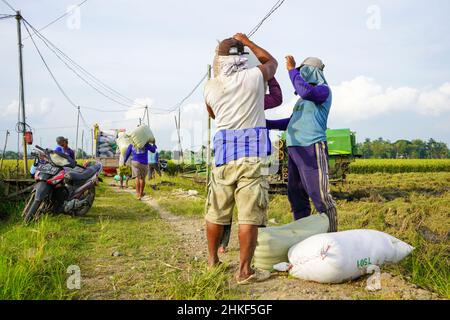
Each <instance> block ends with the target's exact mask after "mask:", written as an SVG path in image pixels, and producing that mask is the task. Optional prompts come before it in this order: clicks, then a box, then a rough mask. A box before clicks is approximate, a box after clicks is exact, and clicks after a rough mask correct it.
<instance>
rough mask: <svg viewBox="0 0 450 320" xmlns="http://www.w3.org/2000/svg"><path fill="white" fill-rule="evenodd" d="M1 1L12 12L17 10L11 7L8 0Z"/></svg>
mask: <svg viewBox="0 0 450 320" xmlns="http://www.w3.org/2000/svg"><path fill="white" fill-rule="evenodd" d="M2 2H3V3H4V4H6V5H7V6H8V7H9V8H10V9H11V10H12V11H14V13H15V12H17V10H16V9H14V7H13V6H12V5H10V4H9V2H8V1H6V0H2Z"/></svg>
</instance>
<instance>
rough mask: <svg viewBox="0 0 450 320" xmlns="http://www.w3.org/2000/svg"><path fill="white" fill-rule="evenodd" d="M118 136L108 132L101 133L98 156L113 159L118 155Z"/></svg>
mask: <svg viewBox="0 0 450 320" xmlns="http://www.w3.org/2000/svg"><path fill="white" fill-rule="evenodd" d="M116 150H117V144H116V136H115V135H113V134H109V133H106V132H100V135H99V137H98V148H97V152H98V156H99V157H102V158H112V157H114V155H115V154H116Z"/></svg>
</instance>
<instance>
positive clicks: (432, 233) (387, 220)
mask: <svg viewBox="0 0 450 320" xmlns="http://www.w3.org/2000/svg"><path fill="white" fill-rule="evenodd" d="M371 161H372V160H371ZM368 177H370V178H369V179H370V183H368ZM161 181H166V182H171V183H173V184H174V185H165V186H161V187H160V189H159V190H157V191H155V190H153V189H152V188H150V187H149V189H148V192H150V194H151V195H152V196H153V197H155V198H156V199H157V200H158V202H159V203H160V204H161V206H162V207H164V208H165V209H167V210H170V211H171V212H172V213H174V214H177V215H184V216H197V217H202V216H203V214H204V199H205V197H206V192H205V187H204V185H200V184H196V183H194V182H192V181H189V180H186V179H181V178H179V177H173V178H172V177H164V178H163V179H161V178H158V179H157V180H155V182H154V183H155V184H158V183H160V182H161ZM449 185H450V172H436V173H403V174H383V173H375V174H371V175H370V176H368V175H365V174H364V175H361V174H360V175H357V174H351V175H349V176H348V182H347V183H346V184H344V185H336V186H333V187H332V192H333V195H334V197H335V199H336V201H337V204H338V211H339V225H340V230H349V229H367V228H369V229H376V230H380V231H384V232H387V233H389V234H392V235H393V236H396V237H398V238H399V239H402V240H404V241H406V242H408V243H410V244H411V245H413V246H414V247H415V248H416V250H415V251H414V253H413V254H412V255H411V256H410V257H409V258H407V259H406V260H405V261H404V262H403V263H401V264H400V265H398V266H393V267H390V269H391V271H392V272H394V273H396V274H399V275H403V276H405V277H406V278H407V279H408V280H409V281H411V282H414V283H415V284H417V285H420V286H422V287H425V288H428V289H430V290H432V291H435V292H437V293H439V294H440V295H442V296H444V297H446V298H449V297H450V281H449V280H450V268H449V256H448V248H449V239H448V236H449V235H448V232H449V230H450V219H449V216H448V213H449V212H450V190H449ZM178 189H182V190H185V191H187V190H197V191H199V198H194V199H191V198H188V197H184V196H183V195H182V194H181V196H180V193H179V192H177V191H176V190H178ZM269 219H274V220H275V221H276V222H277V223H278V224H284V223H289V222H291V221H292V216H291V213H290V207H289V202H288V200H287V197H286V196H282V195H274V196H271V202H270V210H269Z"/></svg>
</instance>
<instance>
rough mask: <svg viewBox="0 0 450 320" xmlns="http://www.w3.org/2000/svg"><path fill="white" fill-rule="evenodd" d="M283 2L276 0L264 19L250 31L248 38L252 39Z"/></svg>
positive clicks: (282, 0)
mask: <svg viewBox="0 0 450 320" xmlns="http://www.w3.org/2000/svg"><path fill="white" fill-rule="evenodd" d="M284 1H285V0H278V1H277V2H276V3H275V4H274V5H273V7H272V8H271V9H270V10H269V12H268V13H267V14H266V15H265V16H264V18H263V19H262V20H261V21H260V22H259V23H258V24H257V25H256V26H255V27H253V29H252V30H250V32H249V33H248V37H249V38H250V37H252V36H253V35H254V34H255V33H256V32H257V31H258V30H259V28H260V27H261V26H262V25H263V23H264V22H265V21H266V20H267V19H268V18H269V17H270V16H271V15H272V14H273V13H274V12H275V11H277V10H278V8H280V7H281V6H282V5H283V3H284Z"/></svg>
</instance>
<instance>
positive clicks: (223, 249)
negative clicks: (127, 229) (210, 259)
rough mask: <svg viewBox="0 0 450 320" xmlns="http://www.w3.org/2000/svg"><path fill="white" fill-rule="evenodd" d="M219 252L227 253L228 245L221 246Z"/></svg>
mask: <svg viewBox="0 0 450 320" xmlns="http://www.w3.org/2000/svg"><path fill="white" fill-rule="evenodd" d="M218 251H219V253H225V252H227V247H219V250H218Z"/></svg>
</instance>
